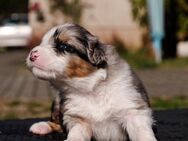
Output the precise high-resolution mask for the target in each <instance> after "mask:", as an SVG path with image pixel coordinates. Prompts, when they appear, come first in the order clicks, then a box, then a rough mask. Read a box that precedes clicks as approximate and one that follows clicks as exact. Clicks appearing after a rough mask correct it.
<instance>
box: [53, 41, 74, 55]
mask: <svg viewBox="0 0 188 141" xmlns="http://www.w3.org/2000/svg"><path fill="white" fill-rule="evenodd" d="M56 49H57V50H58V51H60V52H63V53H64V52H65V51H66V52H69V53H74V52H75V49H74V48H73V47H72V46H70V45H68V44H66V43H59V44H56Z"/></svg>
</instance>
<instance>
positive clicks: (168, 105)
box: [151, 96, 188, 109]
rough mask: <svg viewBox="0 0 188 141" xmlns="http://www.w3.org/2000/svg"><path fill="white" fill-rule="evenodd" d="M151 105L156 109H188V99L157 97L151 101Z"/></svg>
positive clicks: (183, 97)
mask: <svg viewBox="0 0 188 141" xmlns="http://www.w3.org/2000/svg"><path fill="white" fill-rule="evenodd" d="M151 105H152V107H153V108H154V109H175V108H188V97H186V96H175V97H156V98H152V99H151Z"/></svg>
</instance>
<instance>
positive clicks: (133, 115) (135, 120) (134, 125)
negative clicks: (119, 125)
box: [123, 109, 157, 141]
mask: <svg viewBox="0 0 188 141" xmlns="http://www.w3.org/2000/svg"><path fill="white" fill-rule="evenodd" d="M152 123H153V120H152V118H151V111H150V110H149V109H148V110H143V111H140V110H134V111H130V112H129V113H128V115H126V118H125V121H124V123H123V126H124V128H126V130H127V132H128V135H129V138H130V140H131V141H157V139H156V138H155V135H154V133H153V130H152Z"/></svg>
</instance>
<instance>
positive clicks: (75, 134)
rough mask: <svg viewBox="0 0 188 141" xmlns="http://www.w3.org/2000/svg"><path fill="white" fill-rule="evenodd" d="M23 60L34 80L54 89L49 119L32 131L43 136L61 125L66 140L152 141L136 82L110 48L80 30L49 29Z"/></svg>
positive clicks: (148, 118) (140, 88)
mask: <svg viewBox="0 0 188 141" xmlns="http://www.w3.org/2000/svg"><path fill="white" fill-rule="evenodd" d="M26 62H27V66H28V68H29V69H30V70H31V72H32V73H33V74H34V75H35V76H36V77H38V78H40V79H43V80H47V81H49V82H50V83H51V84H52V85H53V86H54V87H55V88H56V89H57V90H58V91H59V95H58V96H57V98H55V100H54V104H53V107H52V118H51V121H48V122H39V123H35V124H33V125H32V126H31V128H30V131H31V132H33V133H35V134H48V133H50V132H53V131H62V130H63V129H62V127H66V129H65V130H66V131H67V132H68V136H67V140H66V141H90V140H91V138H95V139H96V140H98V141H125V140H127V138H128V137H129V138H130V140H132V141H156V138H155V136H154V133H153V130H152V123H153V119H152V111H151V109H150V106H149V102H148V97H147V94H146V91H145V89H144V87H143V85H142V83H141V81H140V80H139V79H138V77H137V76H136V74H135V73H134V72H133V71H132V69H131V68H130V66H129V65H128V64H127V63H126V62H125V61H124V60H123V59H121V58H120V57H119V55H118V54H117V52H116V50H115V48H114V47H113V46H111V45H106V44H103V43H101V42H100V41H99V40H98V39H97V38H96V37H95V36H94V35H92V34H91V33H90V32H88V31H87V30H86V29H84V28H83V27H81V26H79V25H76V24H64V25H61V26H57V27H54V28H52V29H51V30H50V31H48V32H47V33H46V34H45V36H44V37H43V39H42V42H41V44H40V45H39V46H37V47H35V48H33V49H32V50H31V52H30V53H29V55H28V58H27V61H26ZM65 130H64V131H65Z"/></svg>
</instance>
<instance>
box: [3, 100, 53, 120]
mask: <svg viewBox="0 0 188 141" xmlns="http://www.w3.org/2000/svg"><path fill="white" fill-rule="evenodd" d="M0 106H1V114H0V119H1V120H2V119H15V118H16V119H24V118H34V117H49V116H50V112H51V111H50V108H51V101H50V100H46V101H45V102H44V101H43V102H40V101H24V100H12V101H0Z"/></svg>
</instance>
